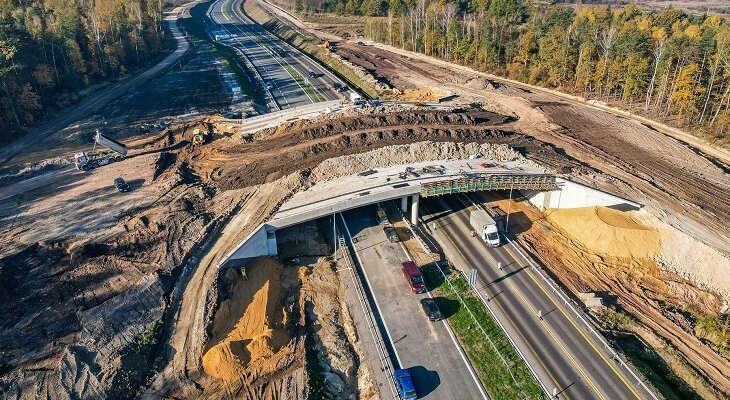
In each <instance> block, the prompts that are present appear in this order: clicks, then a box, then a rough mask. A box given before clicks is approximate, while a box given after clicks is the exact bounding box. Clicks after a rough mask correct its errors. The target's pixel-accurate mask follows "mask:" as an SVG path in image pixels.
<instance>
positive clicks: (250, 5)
mask: <svg viewBox="0 0 730 400" xmlns="http://www.w3.org/2000/svg"><path fill="white" fill-rule="evenodd" d="M243 12H244V13H245V14H246V15H247V16H248V17H249V18H251V19H252V20H253V21H255V22H256V23H258V24H260V25H261V26H263V27H264V29H266V30H267V31H269V32H271V33H272V34H274V35H275V36H277V37H278V38H279V39H281V40H283V41H285V42H287V43H289V44H290V45H292V46H294V47H296V48H297V49H298V50H299V51H301V52H302V53H304V54H306V55H307V56H309V57H310V58H311V59H313V60H315V61H317V62H318V63H319V64H320V65H322V66H323V67H325V68H327V69H328V70H330V71H331V72H332V73H333V74H335V75H337V77H338V78H340V79H342V80H343V81H344V82H346V83H347V84H348V85H349V86H351V87H354V88H357V89H358V90H360V92H362V93H363V94H364V95H365V96H366V97H368V98H371V99H376V98H379V97H380V95H379V94H378V92H377V90H375V88H374V87H373V86H371V85H369V84H368V83H367V82H365V81H364V80H363V79H361V78H360V77H359V76H358V75H357V74H356V73H355V71H353V70H351V69H350V68H349V67H348V66H347V65H345V64H343V63H342V62H341V61H339V60H337V59H336V58H334V57H332V56H331V55H330V54H329V52H328V51H327V50H325V49H324V48H322V47H320V46H319V44H320V41H319V39H317V38H314V37H309V36H304V35H301V34H299V33H297V32H296V31H294V30H293V29H291V28H290V27H289V26H287V25H286V24H284V23H283V22H281V21H279V20H278V19H277V18H275V17H274V16H272V15H271V14H269V13H268V11H266V10H264V9H263V8H261V7H260V6H259V5H257V4H255V3H254V2H253V1H246V2H244V4H243Z"/></svg>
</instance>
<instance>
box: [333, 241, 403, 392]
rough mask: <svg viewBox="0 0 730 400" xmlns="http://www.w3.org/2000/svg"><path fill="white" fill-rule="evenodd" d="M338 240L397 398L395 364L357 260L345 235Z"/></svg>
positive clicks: (390, 385)
mask: <svg viewBox="0 0 730 400" xmlns="http://www.w3.org/2000/svg"><path fill="white" fill-rule="evenodd" d="M337 242H338V245H339V248H340V250H342V259H343V260H345V264H347V267H348V269H349V270H350V278H351V279H352V283H353V285H354V286H355V292H356V296H357V300H358V302H359V303H360V307H361V308H362V312H363V314H364V315H365V319H366V320H367V327H368V331H370V336H371V337H372V338H373V343H374V344H375V349H376V351H377V353H378V360H379V361H380V368H381V371H382V372H383V375H384V376H385V380H386V382H388V388H389V389H390V393H391V395H392V396H393V397H392V398H393V399H397V398H398V394H397V391H396V388H395V383H394V381H393V366H392V365H391V364H390V362H389V361H390V357H388V352H387V350H386V349H385V346H384V345H383V343H384V340H383V336H382V335H381V334H380V330H379V329H378V327H377V324H376V323H375V317H374V315H373V310H372V308H371V307H370V304H369V303H368V300H367V298H366V296H365V288H363V286H362V282H361V281H360V278H359V277H357V276H355V275H356V272H355V271H356V267H355V262H354V261H353V260H352V258H351V257H350V253H349V249H350V247H349V246H348V245H347V243H346V241H345V238H344V237H343V236H339V237H338V240H337ZM353 251H357V250H355V248H354V246H353ZM336 254H337V253H335V255H336Z"/></svg>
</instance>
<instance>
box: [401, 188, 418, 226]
mask: <svg viewBox="0 0 730 400" xmlns="http://www.w3.org/2000/svg"><path fill="white" fill-rule="evenodd" d="M404 198H405V197H404ZM419 199H420V196H419V195H418V193H416V194H414V195H413V197H411V200H412V201H411V224H413V225H418V200H419Z"/></svg>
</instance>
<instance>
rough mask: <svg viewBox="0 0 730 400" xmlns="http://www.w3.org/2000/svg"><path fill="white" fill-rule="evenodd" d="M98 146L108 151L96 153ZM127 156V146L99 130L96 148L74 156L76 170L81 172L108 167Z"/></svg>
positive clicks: (96, 135)
mask: <svg viewBox="0 0 730 400" xmlns="http://www.w3.org/2000/svg"><path fill="white" fill-rule="evenodd" d="M96 145H100V146H104V147H106V148H107V150H102V151H100V152H97V151H96ZM126 155H127V146H125V145H123V144H122V143H119V142H117V141H116V140H114V139H112V138H110V137H108V136H104V135H103V134H102V133H101V132H99V130H98V129H97V130H96V134H95V135H94V148H93V149H92V150H91V152H89V153H86V152H85V151H82V152H81V153H76V154H75V155H74V163H75V164H76V169H78V170H81V171H89V170H92V169H94V168H96V167H100V166H102V165H107V164H110V163H113V162H116V161H121V160H122V159H123V158H124V157H125V156H126Z"/></svg>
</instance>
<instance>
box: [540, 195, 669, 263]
mask: <svg viewBox="0 0 730 400" xmlns="http://www.w3.org/2000/svg"><path fill="white" fill-rule="evenodd" d="M547 215H548V220H549V221H550V222H552V223H553V224H555V225H557V226H558V227H560V228H561V229H562V230H564V231H565V232H566V233H567V234H568V235H569V236H570V237H571V238H572V239H573V240H574V241H575V242H577V243H579V244H581V245H583V247H585V248H586V249H588V250H590V251H592V252H595V253H597V254H598V255H604V256H609V257H622V258H649V257H652V256H654V255H656V254H658V253H659V251H660V250H661V243H660V240H659V232H657V231H656V230H655V229H653V228H650V227H648V226H645V225H642V224H641V223H640V222H638V220H637V219H635V218H633V217H632V216H631V215H630V214H629V213H627V212H622V211H617V210H614V209H611V208H606V207H583V208H567V209H551V210H548V211H547Z"/></svg>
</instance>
